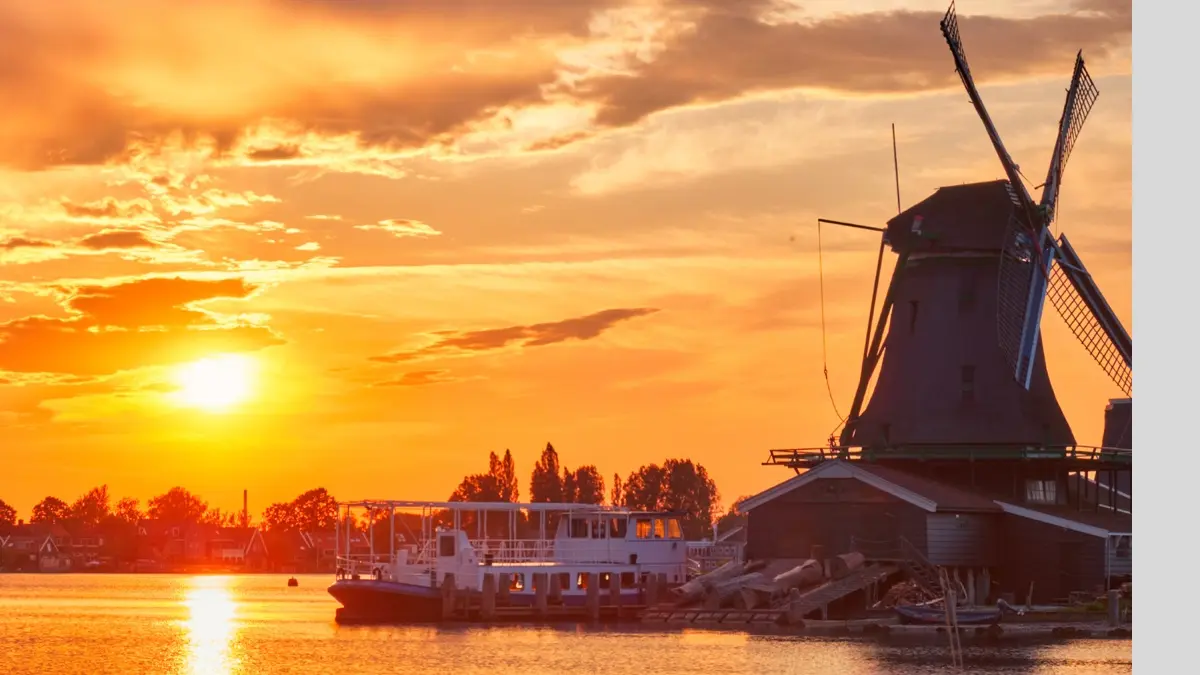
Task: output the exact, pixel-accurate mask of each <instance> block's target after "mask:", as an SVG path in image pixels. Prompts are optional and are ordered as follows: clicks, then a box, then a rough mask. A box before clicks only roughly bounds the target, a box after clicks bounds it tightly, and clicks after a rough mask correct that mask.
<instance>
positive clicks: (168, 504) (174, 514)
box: [146, 487, 208, 523]
mask: <svg viewBox="0 0 1200 675" xmlns="http://www.w3.org/2000/svg"><path fill="white" fill-rule="evenodd" d="M207 511H208V504H207V503H206V502H205V501H204V500H203V499H200V497H198V496H196V495H194V494H192V493H191V492H188V491H187V490H186V489H184V488H181V487H173V488H171V489H170V490H167V491H166V493H164V494H161V495H158V496H157V497H152V498H151V499H150V503H149V508H147V509H146V512H147V515H148V516H149V517H151V518H154V519H156V520H166V521H170V522H180V523H198V522H200V520H201V519H202V518H203V517H204V514H205V513H206V512H207Z"/></svg>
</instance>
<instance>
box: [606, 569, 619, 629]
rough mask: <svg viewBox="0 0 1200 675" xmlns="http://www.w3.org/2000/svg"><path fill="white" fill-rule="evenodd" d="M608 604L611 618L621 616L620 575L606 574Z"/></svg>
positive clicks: (617, 573) (616, 573)
mask: <svg viewBox="0 0 1200 675" xmlns="http://www.w3.org/2000/svg"><path fill="white" fill-rule="evenodd" d="M608 604H609V605H610V606H611V607H612V608H613V610H612V611H613V617H614V618H620V616H621V573H620V572H609V573H608Z"/></svg>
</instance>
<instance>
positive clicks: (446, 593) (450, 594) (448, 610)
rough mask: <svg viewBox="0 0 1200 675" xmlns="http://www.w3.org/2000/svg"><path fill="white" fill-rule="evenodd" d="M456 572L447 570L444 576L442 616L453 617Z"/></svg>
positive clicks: (444, 617) (445, 617)
mask: <svg viewBox="0 0 1200 675" xmlns="http://www.w3.org/2000/svg"><path fill="white" fill-rule="evenodd" d="M454 592H455V587H454V573H453V572H447V573H446V576H444V577H442V618H443V619H453V618H454V610H455V602H454V601H455V597H454V595H455V593H454Z"/></svg>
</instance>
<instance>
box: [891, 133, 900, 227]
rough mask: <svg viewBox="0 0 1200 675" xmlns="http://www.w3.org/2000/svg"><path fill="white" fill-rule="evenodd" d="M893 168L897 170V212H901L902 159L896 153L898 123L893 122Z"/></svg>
mask: <svg viewBox="0 0 1200 675" xmlns="http://www.w3.org/2000/svg"><path fill="white" fill-rule="evenodd" d="M892 169H893V170H894V171H895V172H896V213H900V212H901V211H902V209H901V208H900V159H899V156H898V155H897V154H896V123H895V122H892Z"/></svg>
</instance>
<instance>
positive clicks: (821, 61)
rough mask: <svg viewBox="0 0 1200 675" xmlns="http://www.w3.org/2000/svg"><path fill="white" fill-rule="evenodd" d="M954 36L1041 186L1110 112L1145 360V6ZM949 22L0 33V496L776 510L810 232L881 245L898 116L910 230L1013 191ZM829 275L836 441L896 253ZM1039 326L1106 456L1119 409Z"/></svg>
mask: <svg viewBox="0 0 1200 675" xmlns="http://www.w3.org/2000/svg"><path fill="white" fill-rule="evenodd" d="M958 10H959V14H960V20H961V25H962V34H963V39H964V42H965V45H966V51H967V56H968V59H969V60H970V63H971V66H972V71H973V73H974V75H975V78H976V81H977V82H978V83H979V84H980V87H981V91H982V94H983V97H984V100H985V102H986V104H987V105H988V108H989V110H990V112H991V114H992V116H993V118H994V120H995V122H996V125H997V127H998V128H999V130H1000V133H1001V135H1002V136H1003V138H1004V140H1005V143H1006V144H1007V146H1008V148H1009V150H1010V152H1011V153H1012V154H1013V156H1014V157H1015V159H1016V160H1017V161H1018V162H1023V163H1024V166H1023V169H1024V171H1025V173H1026V174H1028V175H1029V176H1030V178H1031V179H1032V180H1033V184H1034V185H1036V184H1038V183H1040V182H1041V176H1044V174H1045V166H1046V163H1047V162H1048V159H1049V153H1050V149H1051V147H1052V145H1053V141H1054V131H1055V127H1056V125H1057V122H1058V116H1059V113H1060V111H1061V107H1062V100H1063V92H1064V89H1065V88H1066V86H1067V84H1068V81H1069V78H1070V74H1071V66H1072V59H1073V57H1074V53H1075V51H1076V50H1077V49H1080V48H1082V49H1083V50H1084V54H1085V57H1086V58H1087V59H1088V67H1089V70H1090V71H1091V73H1092V75H1093V77H1094V78H1095V80H1096V83H1097V85H1098V86H1099V88H1100V91H1101V94H1100V99H1099V102H1098V103H1097V105H1096V107H1095V108H1094V110H1093V112H1092V116H1091V117H1090V118H1089V120H1088V123H1087V127H1086V128H1085V129H1084V131H1083V134H1082V137H1081V139H1080V141H1079V143H1078V144H1077V145H1076V148H1075V151H1074V154H1073V155H1072V156H1071V161H1070V165H1069V166H1068V168H1067V172H1066V179H1065V187H1064V189H1063V193H1062V201H1061V202H1060V208H1059V212H1058V221H1057V225H1058V227H1061V228H1062V229H1063V230H1065V231H1067V232H1069V233H1070V236H1071V239H1072V242H1073V243H1074V244H1075V247H1076V248H1077V249H1078V250H1079V251H1080V253H1081V254H1082V255H1083V256H1084V259H1085V261H1086V263H1087V264H1088V267H1089V269H1090V270H1091V272H1092V273H1093V275H1094V276H1095V277H1096V278H1097V281H1098V283H1099V284H1100V287H1101V288H1102V289H1103V290H1104V291H1105V293H1106V294H1107V296H1108V299H1109V302H1110V303H1111V304H1112V305H1113V308H1114V309H1115V310H1116V312H1117V314H1118V315H1119V316H1120V317H1121V318H1122V320H1123V321H1124V322H1125V324H1126V326H1127V327H1130V325H1131V324H1130V316H1131V297H1130V285H1131V214H1130V201H1131V200H1130V195H1131V177H1130V175H1131V141H1130V136H1131V127H1130V108H1131V104H1130V70H1131V65H1130V48H1129V44H1130V2H1129V0H1124V1H1121V0H1076V1H1075V2H1068V3H1064V2H1050V1H1049V0H1045V1H1043V0H1009V1H1005V2H985V1H984V0H962V2H960V3H959V8H958ZM944 11H945V3H944V2H943V0H908V1H907V2H905V1H902V0H837V1H836V2H835V1H834V0H822V1H816V0H813V1H805V2H798V1H797V2H791V1H790V0H743V1H741V2H737V3H734V2H730V1H728V0H573V1H572V2H558V1H557V0H511V1H508V2H504V1H497V0H357V1H356V2H353V3H343V2H334V0H206V1H205V2H202V3H177V2H167V1H166V0H110V1H109V2H105V3H96V2H92V1H91V0H56V1H55V2H53V3H49V2H43V3H35V2H28V1H26V0H0V59H2V60H3V62H4V63H5V64H6V65H5V67H4V68H0V88H2V90H3V91H4V92H5V94H6V95H5V103H4V105H3V106H0V270H2V272H0V279H2V281H0V301H2V302H0V424H3V427H4V446H3V448H4V449H3V450H2V451H0V452H2V453H3V454H2V456H0V499H4V500H5V501H7V502H8V503H10V504H12V505H14V506H16V507H17V508H18V509H19V510H20V511H21V513H22V515H23V516H25V517H27V515H28V511H29V509H30V508H31V507H32V506H33V504H34V503H35V502H36V501H38V500H39V499H41V498H42V497H44V496H46V495H47V494H53V495H56V496H59V497H61V498H63V499H67V500H71V499H73V498H74V497H76V496H78V495H79V494H80V493H82V492H83V491H84V490H86V489H87V488H89V487H91V486H93V485H96V484H99V483H107V484H108V485H109V487H110V491H111V492H112V493H113V494H114V495H117V496H126V495H128V496H135V497H138V498H141V499H145V498H147V497H149V496H151V495H153V494H157V493H161V492H163V491H165V490H166V489H167V488H169V487H171V486H172V485H176V484H182V485H185V486H187V487H188V488H190V489H192V490H194V491H196V492H198V493H199V494H201V495H202V496H203V497H205V498H207V499H208V500H209V501H210V502H211V503H213V504H214V505H217V506H221V507H222V508H236V507H240V504H241V491H242V489H243V488H247V489H249V490H250V497H251V508H252V510H253V511H255V512H256V513H259V512H261V510H262V508H263V507H265V506H266V505H267V503H269V502H272V501H278V500H282V499H289V498H291V497H293V496H295V495H296V494H298V493H300V492H301V491H303V490H305V489H307V488H310V487H314V486H317V485H323V486H325V487H327V488H329V489H330V490H331V491H332V492H334V494H336V495H338V496H341V497H345V498H351V497H368V496H370V497H380V496H386V497H401V498H414V499H421V498H429V499H441V498H445V497H446V496H447V495H449V493H450V492H451V491H452V490H453V488H454V486H455V485H456V484H457V482H458V481H459V479H460V478H461V477H462V476H463V474H465V473H471V472H477V471H482V470H484V469H486V457H487V453H488V451H491V450H496V451H500V452H502V451H503V450H504V449H505V448H511V449H512V451H513V453H514V456H515V458H516V460H517V462H518V466H519V467H520V469H521V472H522V490H523V494H527V481H528V473H529V471H531V470H532V467H533V462H534V461H535V459H536V457H537V453H538V452H539V451H540V449H541V447H543V446H544V445H545V443H546V442H547V441H551V442H553V443H554V445H555V447H556V448H558V450H559V453H560V456H561V459H562V462H563V463H564V464H566V465H568V466H572V467H573V466H576V465H579V464H584V463H592V464H596V465H597V466H598V467H599V468H600V470H601V471H602V472H603V473H604V474H605V476H606V479H609V480H611V475H612V473H613V472H616V471H619V472H620V473H621V474H622V475H623V476H624V475H625V474H627V473H628V472H629V471H630V470H631V469H634V468H636V467H637V466H638V465H640V464H643V463H647V462H661V461H662V460H663V459H665V458H667V457H690V458H692V459H695V460H697V461H699V462H701V463H702V464H704V465H705V466H706V467H708V469H709V471H710V472H711V474H712V475H713V476H714V478H715V479H716V481H717V483H718V486H719V487H720V489H721V492H722V495H723V498H724V499H723V503H724V504H725V505H728V504H729V503H730V502H732V500H733V499H734V498H736V497H737V496H739V495H743V494H749V493H753V492H756V491H758V490H760V489H763V488H765V487H767V486H769V485H771V484H773V483H775V482H777V481H779V480H782V479H784V478H786V477H787V475H788V473H787V472H786V471H785V470H782V469H776V468H767V467H761V466H759V464H760V463H761V462H762V461H763V459H765V457H766V451H767V449H769V448H773V447H807V446H814V445H820V444H822V443H823V441H824V439H825V438H826V437H827V435H828V434H829V431H830V429H831V428H832V427H833V426H834V424H835V423H836V422H837V420H838V419H839V418H838V417H837V416H836V415H835V414H834V412H833V409H832V407H831V404H830V401H829V398H828V395H827V394H826V389H825V383H824V380H823V377H822V355H821V344H822V340H821V337H822V335H821V323H820V302H819V294H818V280H819V279H818V276H817V269H818V260H817V255H816V230H815V227H814V220H815V218H816V217H818V216H823V217H829V218H837V219H844V220H852V221H856V222H863V223H873V224H882V223H883V221H885V220H886V219H887V218H888V217H889V216H891V215H894V213H895V193H894V186H893V175H892V148H891V131H890V126H889V125H890V123H892V122H895V123H896V129H897V135H898V141H899V159H900V174H901V175H900V178H901V193H902V198H903V201H904V203H905V206H907V205H909V204H911V203H913V202H915V201H917V200H919V199H921V198H923V197H925V196H926V195H927V194H928V193H930V192H931V191H933V190H934V189H936V188H937V187H938V186H940V185H945V184H951V183H961V182H973V181H978V180H991V179H995V178H1000V177H1002V176H1003V172H1002V168H1001V166H1000V164H999V162H998V160H997V159H996V157H995V154H994V153H993V152H992V150H991V148H990V145H989V144H988V141H987V137H986V135H985V134H984V131H983V128H982V125H981V124H980V122H979V120H978V118H977V117H976V115H975V113H974V111H973V109H972V108H971V106H970V104H969V103H968V101H967V98H966V95H965V94H964V92H963V90H962V86H961V84H960V83H959V82H958V79H957V76H956V74H955V72H954V67H953V62H952V60H951V58H950V55H949V51H948V49H947V48H946V44H945V42H944V41H943V39H942V36H941V34H940V32H939V30H938V20H939V19H940V17H941V14H942V12H944ZM65 17H71V19H70V21H67V20H65ZM1031 187H1032V185H1031ZM1034 194H1035V195H1036V194H1037V191H1034ZM824 245H825V256H824V269H825V277H824V282H825V291H826V324H827V333H826V338H827V340H828V344H829V350H830V353H829V373H830V377H831V385H832V389H833V393H834V395H835V396H836V398H837V404H838V407H839V409H840V410H841V411H842V412H843V413H844V412H845V410H846V409H847V408H848V407H849V403H850V401H849V399H850V398H851V396H852V394H853V389H854V386H855V384H856V372H857V368H858V362H857V360H858V357H859V355H861V350H862V339H863V331H864V328H865V320H866V312H867V305H868V302H869V299H870V282H871V275H872V273H873V267H874V255H875V249H876V247H877V245H878V240H877V239H876V238H874V237H873V236H872V235H870V234H869V233H862V232H855V231H845V230H840V231H835V230H826V231H825V235H824ZM885 264H887V263H885ZM1048 311H1049V312H1050V314H1048V316H1047V320H1046V322H1045V323H1044V327H1045V337H1046V343H1047V353H1048V359H1049V368H1050V373H1051V377H1052V378H1053V379H1054V384H1055V387H1056V391H1057V393H1058V396H1059V398H1060V401H1061V403H1062V405H1063V407H1064V409H1065V411H1066V413H1067V415H1068V418H1069V419H1070V420H1071V423H1072V425H1073V427H1074V430H1075V432H1076V436H1077V437H1078V438H1079V440H1080V442H1081V443H1085V444H1086V443H1098V442H1099V437H1100V430H1101V428H1102V418H1103V408H1104V404H1105V402H1106V400H1107V399H1108V398H1110V397H1115V396H1121V395H1122V394H1121V392H1120V391H1119V390H1118V389H1117V388H1116V387H1115V386H1114V385H1113V384H1111V382H1110V381H1109V380H1108V379H1107V377H1106V376H1105V375H1104V374H1103V373H1102V372H1101V370H1100V369H1099V368H1098V367H1097V366H1096V365H1095V364H1094V363H1092V361H1091V358H1090V357H1089V356H1088V355H1087V354H1086V353H1085V352H1084V351H1083V349H1082V348H1081V347H1080V346H1079V345H1078V344H1077V343H1076V342H1075V341H1074V338H1073V337H1071V335H1070V334H1069V333H1068V332H1067V331H1066V329H1065V328H1064V326H1063V324H1062V322H1061V320H1060V319H1058V318H1057V317H1056V316H1054V315H1053V311H1052V310H1048ZM224 352H242V353H247V354H250V355H252V357H253V359H252V360H253V363H254V364H256V366H255V369H254V370H255V371H256V372H255V378H254V393H253V396H252V397H251V398H250V399H249V400H248V401H247V402H245V403H244V404H241V405H236V406H233V407H232V408H230V409H228V410H227V411H225V412H223V413H213V412H208V411H205V410H202V409H196V408H192V407H187V406H181V405H180V404H179V403H178V401H177V399H176V398H174V397H173V396H172V390H173V389H175V388H177V384H176V382H177V379H178V373H179V370H180V367H181V366H182V365H184V364H187V363H189V362H194V361H195V360H197V359H199V358H202V357H205V356H209V355H214V354H219V353H224Z"/></svg>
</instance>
